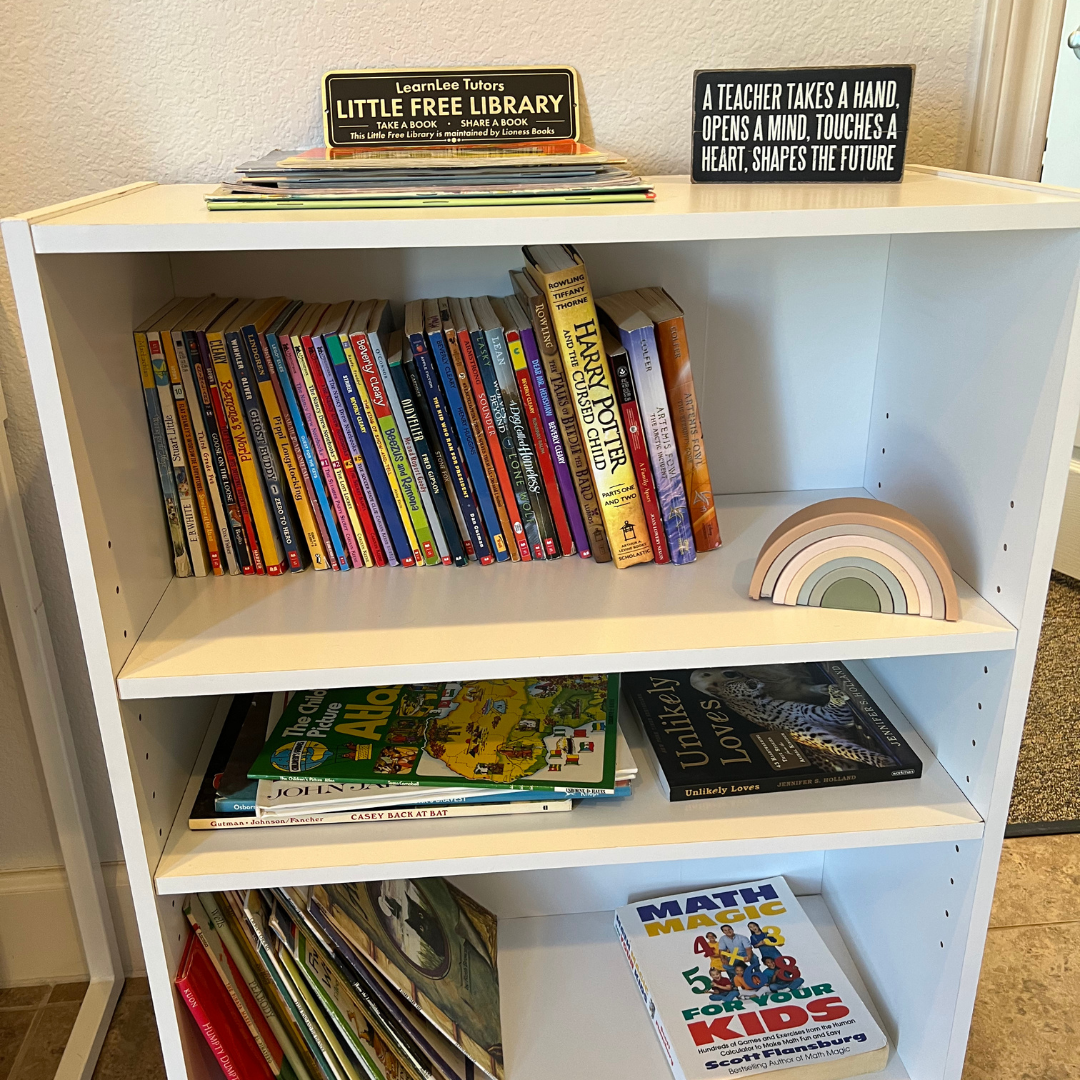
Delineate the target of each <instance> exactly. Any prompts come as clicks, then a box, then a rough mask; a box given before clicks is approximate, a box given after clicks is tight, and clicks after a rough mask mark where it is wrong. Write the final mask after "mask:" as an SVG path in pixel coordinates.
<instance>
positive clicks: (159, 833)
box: [157, 829, 949, 915]
mask: <svg viewBox="0 0 1080 1080" xmlns="http://www.w3.org/2000/svg"><path fill="white" fill-rule="evenodd" d="M157 834H158V836H160V835H161V830H160V829H158V831H157ZM945 914H946V915H948V914H949V913H948V912H947V911H946V912H945Z"/></svg>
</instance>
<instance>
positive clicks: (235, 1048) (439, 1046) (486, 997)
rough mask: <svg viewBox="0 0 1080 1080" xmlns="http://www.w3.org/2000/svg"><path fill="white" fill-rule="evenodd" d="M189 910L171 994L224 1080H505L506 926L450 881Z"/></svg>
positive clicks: (302, 893)
mask: <svg viewBox="0 0 1080 1080" xmlns="http://www.w3.org/2000/svg"><path fill="white" fill-rule="evenodd" d="M184 911H185V914H186V915H187V917H188V920H189V922H190V923H191V927H192V929H191V932H190V934H189V937H188V942H187V945H186V947H185V950H184V954H183V956H182V958H181V961H180V967H179V970H178V972H177V976H176V986H177V989H178V990H179V991H180V994H181V996H182V997H183V999H184V1002H185V1004H186V1005H187V1007H188V1009H189V1010H190V1012H191V1014H192V1016H193V1017H194V1019H195V1021H196V1023H197V1024H198V1025H199V1028H200V1030H201V1031H202V1033H203V1036H204V1037H205V1038H206V1041H207V1043H208V1044H209V1046H210V1048H211V1050H212V1051H213V1053H214V1056H215V1057H216V1058H217V1060H218V1063H219V1064H220V1065H221V1068H222V1070H223V1072H224V1073H225V1076H226V1077H227V1078H228V1080H259V1078H265V1080H272V1078H274V1077H280V1078H281V1080H361V1078H365V1080H503V1077H504V1071H503V1053H502V1025H501V1017H500V994H499V968H498V922H497V920H496V918H495V916H494V915H493V914H492V913H491V912H490V911H488V910H487V909H486V908H484V907H482V906H481V905H480V904H478V903H477V902H476V901H475V900H473V899H472V898H471V897H470V896H467V895H466V894H465V893H463V892H461V891H460V890H459V889H457V888H455V887H454V886H453V885H452V884H451V883H450V882H448V881H446V880H445V879H443V878H425V879H423V880H417V881H413V880H400V881H369V882H359V883H357V884H338V885H325V886H321V885H320V886H316V887H315V888H314V890H310V889H296V888H288V889H272V890H261V891H260V890H251V891H249V892H217V893H209V892H206V893H197V894H192V895H191V896H190V897H188V899H187V901H186V904H185V908H184Z"/></svg>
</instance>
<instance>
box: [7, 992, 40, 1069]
mask: <svg viewBox="0 0 1080 1080" xmlns="http://www.w3.org/2000/svg"><path fill="white" fill-rule="evenodd" d="M35 1015H36V1014H35V1012H34V1010H33V1009H21V1010H18V1011H16V1010H14V1009H13V1010H11V1011H10V1012H0V1080H8V1077H9V1076H10V1074H11V1067H12V1065H14V1064H15V1059H16V1058H17V1057H18V1056H19V1051H20V1050H21V1049H22V1044H23V1040H24V1039H25V1038H26V1033H27V1032H28V1031H29V1030H30V1025H31V1024H32V1023H33V1022H34V1016H35Z"/></svg>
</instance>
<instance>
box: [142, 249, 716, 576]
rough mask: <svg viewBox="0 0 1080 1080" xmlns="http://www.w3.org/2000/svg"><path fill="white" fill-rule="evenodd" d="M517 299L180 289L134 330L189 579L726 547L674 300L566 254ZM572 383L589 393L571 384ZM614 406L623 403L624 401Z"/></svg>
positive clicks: (532, 266) (534, 272)
mask: <svg viewBox="0 0 1080 1080" xmlns="http://www.w3.org/2000/svg"><path fill="white" fill-rule="evenodd" d="M525 256H526V259H527V262H526V265H525V267H524V268H523V269H522V270H520V271H513V272H511V274H510V280H511V283H512V285H513V288H514V292H513V293H512V294H511V295H508V296H504V297H490V296H478V297H472V298H467V297H463V298H455V297H442V298H437V299H426V300H414V301H411V302H409V303H407V304H406V305H405V311H404V330H403V331H397V330H394V328H393V315H392V313H391V309H390V305H389V303H388V302H387V301H386V300H364V301H352V302H350V301H343V302H341V303H337V304H332V305H331V304H323V303H303V302H301V301H299V300H289V299H286V298H285V297H275V298H271V299H266V300H237V299H233V298H229V297H219V296H208V297H199V298H188V299H182V300H174V301H172V302H171V303H170V304H169V305H167V306H166V307H165V308H163V309H162V310H161V311H159V312H158V313H157V314H156V315H154V316H153V317H152V318H150V319H149V320H147V321H146V322H145V323H144V324H143V325H142V326H140V327H138V328H137V329H136V331H135V347H136V353H137V356H138V360H139V368H140V373H141V376H142V385H143V392H144V400H145V405H146V410H147V417H148V420H149V425H150V432H151V441H152V444H153V450H154V454H155V457H156V461H157V469H158V477H159V481H160V485H161V491H162V496H163V500H164V507H165V517H166V523H167V527H168V533H169V539H170V543H171V550H172V557H173V566H174V570H175V573H176V575H177V576H178V577H188V576H191V575H194V576H196V577H202V576H206V575H220V574H254V575H264V574H266V575H280V574H285V573H288V572H292V573H296V572H299V571H302V570H303V569H304V568H305V566H307V565H308V564H310V565H311V566H312V567H313V568H314V569H316V570H331V571H333V570H338V571H344V570H349V569H355V568H361V567H370V566H387V565H389V566H401V567H412V566H436V565H440V564H444V565H451V564H454V565H457V566H466V565H468V563H469V562H470V561H475V562H478V563H480V564H482V565H486V564H491V563H495V562H508V561H522V562H529V561H535V560H549V559H557V558H560V557H566V556H570V555H574V554H577V555H579V556H580V557H581V558H589V557H591V558H593V559H594V560H595V561H597V562H614V564H615V565H616V566H617V567H620V568H621V567H627V566H631V565H634V564H636V563H643V562H657V563H667V562H670V563H673V564H683V563H688V562H692V561H693V560H694V559H695V558H696V556H697V552H699V551H709V550H711V549H713V548H716V547H719V546H720V532H719V529H718V526H717V521H716V509H715V506H714V503H713V495H712V490H711V484H710V480H709V470H708V464H707V462H706V456H705V445H704V439H703V435H702V428H701V417H700V414H699V410H698V405H697V398H696V395H695V391H694V380H693V376H692V374H691V369H690V351H689V346H688V342H687V336H686V327H685V320H684V317H683V312H682V310H681V308H679V306H678V305H677V304H676V303H675V302H674V301H673V300H672V299H671V297H669V296H668V294H667V293H666V292H664V291H663V289H659V288H648V289H641V290H638V291H630V292H623V293H618V294H615V295H612V296H608V297H602V298H601V299H600V300H599V302H598V306H599V309H600V312H601V313H602V321H603V324H604V327H605V328H604V329H603V330H601V317H600V316H598V315H597V310H596V306H594V303H593V299H592V294H591V291H590V288H589V281H588V275H587V273H586V270H585V266H584V264H583V263H582V261H581V259H580V257H579V256H578V255H577V253H576V252H575V251H574V250H573V249H572V248H569V247H563V246H559V245H554V246H544V247H535V248H526V249H525ZM572 387H578V388H579V392H572V391H571V388H572ZM616 403H617V405H616Z"/></svg>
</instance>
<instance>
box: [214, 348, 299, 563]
mask: <svg viewBox="0 0 1080 1080" xmlns="http://www.w3.org/2000/svg"><path fill="white" fill-rule="evenodd" d="M230 336H232V335H230ZM207 342H208V344H209V346H210V358H211V360H213V362H214V376H215V378H216V379H217V385H218V393H219V394H220V395H221V406H222V408H223V409H224V411H225V419H226V422H227V423H228V425H229V434H230V435H231V436H232V442H233V449H234V450H235V451H236V461H237V464H238V465H239V466H240V475H241V477H242V479H243V487H244V492H245V494H246V495H247V501H248V506H249V507H250V510H251V520H252V522H253V523H254V525H255V535H256V537H257V538H258V542H259V549H260V550H261V551H262V557H263V565H264V567H265V569H266V573H267V574H270V575H272V576H275V577H276V576H278V575H280V574H284V573H285V570H286V568H287V567H288V561H287V560H286V557H285V553H284V552H283V551H282V550H281V545H280V543H279V541H278V535H277V529H276V528H275V526H274V522H273V518H272V511H271V509H270V505H269V503H268V501H267V497H266V492H265V491H264V489H263V479H262V469H261V467H260V465H259V463H258V462H257V461H256V460H255V455H256V451H255V450H254V448H253V446H252V441H251V436H250V434H249V433H248V427H247V423H246V422H245V420H244V413H243V407H242V405H241V402H240V400H239V397H238V387H237V385H236V381H235V377H234V375H233V369H232V366H231V365H230V363H229V350H230V343H229V342H228V341H226V340H225V335H224V334H209V335H207Z"/></svg>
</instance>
